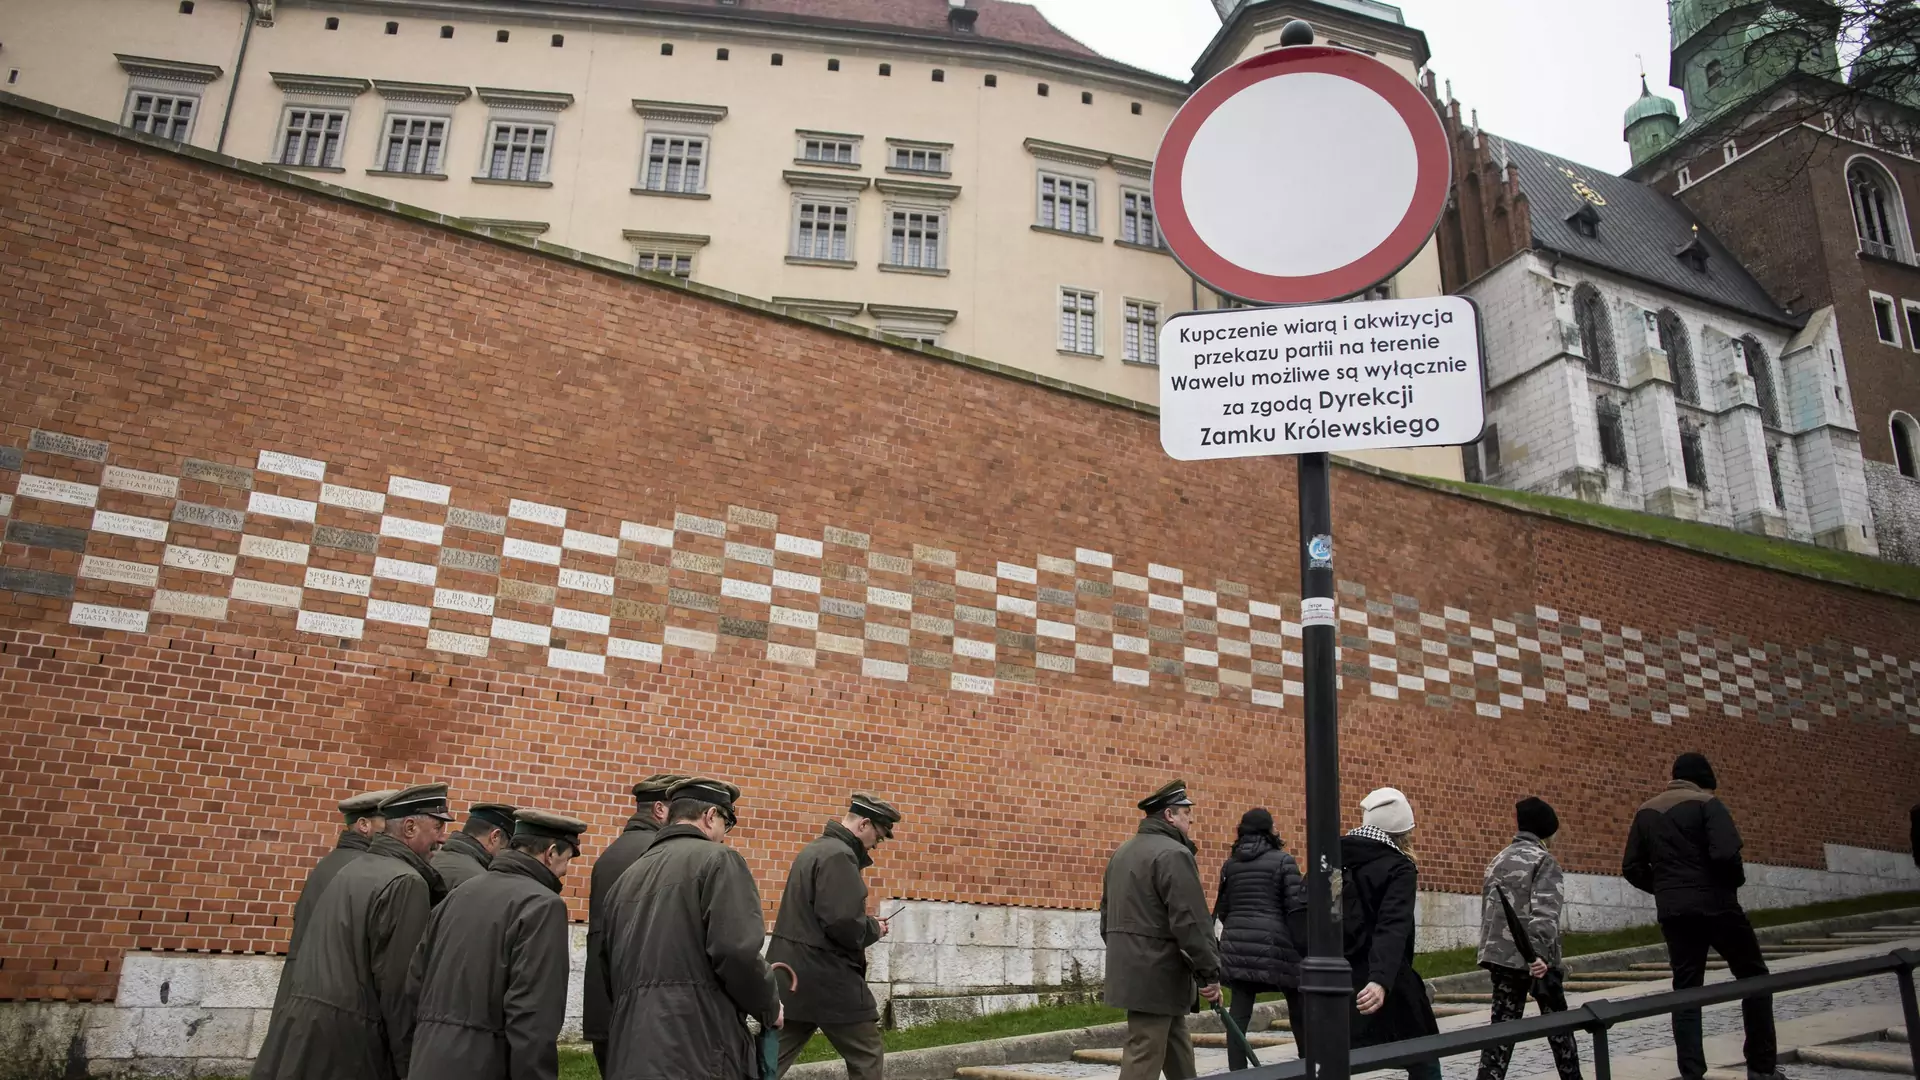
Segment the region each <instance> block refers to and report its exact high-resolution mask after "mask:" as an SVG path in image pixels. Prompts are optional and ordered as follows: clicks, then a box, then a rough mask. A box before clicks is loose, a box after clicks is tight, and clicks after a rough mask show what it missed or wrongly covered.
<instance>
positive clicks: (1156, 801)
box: [1138, 780, 1193, 814]
mask: <svg viewBox="0 0 1920 1080" xmlns="http://www.w3.org/2000/svg"><path fill="white" fill-rule="evenodd" d="M1138 805H1139V807H1140V810H1141V812H1142V813H1147V814H1157V813H1159V812H1160V811H1162V810H1165V809H1166V808H1167V807H1169V806H1192V805H1193V800H1192V799H1189V798H1187V782H1186V781H1185V780H1169V781H1167V782H1166V784H1164V785H1163V786H1162V787H1161V788H1160V790H1159V791H1156V792H1154V793H1153V794H1151V795H1149V796H1147V797H1146V798H1144V799H1141V800H1140V802H1139V804H1138Z"/></svg>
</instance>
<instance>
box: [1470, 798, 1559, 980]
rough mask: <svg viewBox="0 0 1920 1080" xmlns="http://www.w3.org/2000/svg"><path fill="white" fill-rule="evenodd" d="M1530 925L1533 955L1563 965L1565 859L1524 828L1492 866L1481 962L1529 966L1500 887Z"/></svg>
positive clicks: (1483, 913) (1482, 926) (1523, 922)
mask: <svg viewBox="0 0 1920 1080" xmlns="http://www.w3.org/2000/svg"><path fill="white" fill-rule="evenodd" d="M1499 890H1504V891H1505V892H1506V894H1507V900H1508V901H1509V902H1511V903H1512V904H1513V911H1514V914H1515V915H1518V916H1519V917H1520V924H1521V925H1522V926H1523V927H1525V928H1526V931H1527V938H1528V939H1529V940H1530V941H1531V942H1532V943H1533V951H1534V955H1536V956H1538V957H1540V958H1541V959H1542V960H1545V961H1546V962H1547V966H1548V967H1553V968H1558V967H1560V966H1561V962H1560V902H1561V896H1560V863H1559V862H1558V861H1556V860H1555V859H1554V857H1553V853H1552V852H1549V851H1548V850H1547V848H1546V845H1544V844H1542V843H1541V842H1540V838H1539V837H1537V836H1535V835H1533V834H1532V833H1528V832H1523V833H1520V834H1519V835H1517V836H1515V837H1514V838H1513V843H1511V844H1508V845H1507V847H1506V850H1504V851H1502V852H1501V853H1500V854H1498V855H1495V856H1494V857H1493V861H1492V862H1491V863H1488V864H1487V880H1486V886H1485V889H1484V892H1483V895H1482V900H1481V912H1480V963H1482V964H1496V965H1498V966H1500V967H1504V968H1513V969H1515V970H1524V969H1525V968H1526V966H1527V962H1526V960H1525V959H1524V958H1522V957H1521V955H1520V950H1519V948H1518V947H1517V946H1515V945H1514V943H1513V932H1512V931H1511V930H1509V929H1508V928H1507V913H1506V909H1505V908H1503V907H1501V905H1500V891H1499Z"/></svg>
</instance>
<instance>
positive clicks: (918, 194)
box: [873, 177, 960, 202]
mask: <svg viewBox="0 0 1920 1080" xmlns="http://www.w3.org/2000/svg"><path fill="white" fill-rule="evenodd" d="M873 188H874V190H875V191H878V192H879V193H880V194H882V195H891V196H896V197H899V198H910V199H936V200H939V201H940V202H952V201H953V200H955V199H957V198H959V197H960V185H958V184H929V183H927V182H926V181H924V180H891V179H888V178H886V177H881V178H879V179H877V180H875V181H874V182H873Z"/></svg>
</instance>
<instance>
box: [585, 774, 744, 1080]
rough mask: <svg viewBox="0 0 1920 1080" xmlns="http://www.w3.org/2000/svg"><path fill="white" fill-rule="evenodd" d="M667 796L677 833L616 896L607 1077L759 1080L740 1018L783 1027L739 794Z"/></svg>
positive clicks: (666, 834)
mask: <svg viewBox="0 0 1920 1080" xmlns="http://www.w3.org/2000/svg"><path fill="white" fill-rule="evenodd" d="M667 798H668V801H669V805H668V807H667V826H666V828H663V829H661V830H660V834H659V835H658V836H656V837H655V838H654V841H653V845H652V846H651V847H649V848H647V853H646V854H644V855H642V856H640V858H639V860H638V861H636V862H635V863H634V864H633V865H632V866H630V867H628V868H627V871H626V873H624V874H621V875H620V880H619V881H617V882H615V883H614V886H613V891H612V892H611V893H610V894H609V895H608V896H607V904H606V918H607V954H608V958H609V959H610V960H611V964H610V965H609V972H608V974H609V981H610V983H611V986H610V988H609V989H610V992H611V993H610V996H611V997H612V999H613V1019H612V1023H611V1024H610V1026H609V1028H608V1040H607V1059H608V1061H607V1064H608V1070H607V1072H606V1073H605V1080H689V1078H692V1077H701V1078H709V1080H733V1078H737V1077H757V1076H759V1075H760V1063H759V1053H758V1050H757V1048H756V1047H755V1045H754V1040H753V1037H752V1036H751V1035H749V1034H748V1032H747V1028H746V1026H745V1025H744V1024H742V1023H741V1020H740V1018H741V1017H742V1016H743V1015H745V1016H751V1017H753V1018H754V1019H756V1020H758V1021H759V1022H760V1025H761V1027H762V1028H763V1029H764V1028H777V1027H779V1026H780V1023H781V1010H780V995H779V993H778V992H777V991H776V990H775V989H774V983H773V973H772V971H771V970H770V969H769V968H768V967H767V961H766V960H765V959H764V958H763V957H762V956H761V955H760V944H761V939H762V937H763V936H764V935H765V932H766V924H765V923H764V922H763V921H762V920H761V915H760V890H759V888H758V887H757V886H755V885H754V883H753V874H752V872H751V871H749V870H748V869H747V860H745V859H743V858H741V857H740V853H739V852H737V851H735V850H733V849H732V848H730V847H728V846H727V844H726V839H727V832H728V831H729V830H731V829H732V828H733V825H734V822H735V821H736V820H737V818H736V810H735V804H736V803H737V802H738V800H739V798H740V789H739V788H737V787H734V786H733V785H732V784H729V783H726V782H725V781H722V780H708V779H704V778H694V779H690V780H682V781H680V782H679V783H677V784H675V785H673V787H672V788H671V789H670V790H669V791H668V792H667Z"/></svg>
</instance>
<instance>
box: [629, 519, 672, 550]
mask: <svg viewBox="0 0 1920 1080" xmlns="http://www.w3.org/2000/svg"><path fill="white" fill-rule="evenodd" d="M620 539H622V540H627V541H631V542H633V543H635V544H651V545H653V546H654V547H663V548H670V547H672V546H673V530H672V529H662V528H660V527H659V526H657V525H638V524H635V523H634V522H631V521H623V522H621V523H620Z"/></svg>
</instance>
